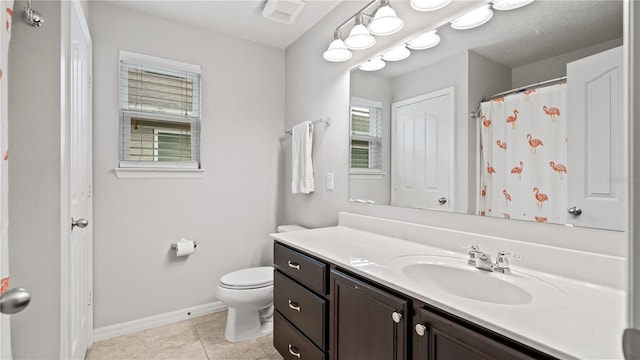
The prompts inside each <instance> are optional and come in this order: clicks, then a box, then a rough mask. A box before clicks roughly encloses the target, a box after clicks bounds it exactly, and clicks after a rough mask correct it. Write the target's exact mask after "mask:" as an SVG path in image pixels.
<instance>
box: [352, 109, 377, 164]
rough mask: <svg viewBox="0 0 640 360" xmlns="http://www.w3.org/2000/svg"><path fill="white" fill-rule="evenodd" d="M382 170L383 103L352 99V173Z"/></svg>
mask: <svg viewBox="0 0 640 360" xmlns="http://www.w3.org/2000/svg"><path fill="white" fill-rule="evenodd" d="M381 172H382V103H381V102H379V101H372V100H366V99H360V98H352V99H351V173H352V174H359V173H361V174H371V173H381Z"/></svg>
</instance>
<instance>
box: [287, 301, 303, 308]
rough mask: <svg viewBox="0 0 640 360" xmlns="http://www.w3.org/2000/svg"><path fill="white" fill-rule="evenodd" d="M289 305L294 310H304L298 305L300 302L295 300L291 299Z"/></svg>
mask: <svg viewBox="0 0 640 360" xmlns="http://www.w3.org/2000/svg"><path fill="white" fill-rule="evenodd" d="M289 307H290V308H292V309H293V310H295V311H300V310H302V309H301V308H300V305H298V303H296V302H293V301H291V300H289Z"/></svg>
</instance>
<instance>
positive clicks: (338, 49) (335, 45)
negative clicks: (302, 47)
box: [322, 30, 353, 62]
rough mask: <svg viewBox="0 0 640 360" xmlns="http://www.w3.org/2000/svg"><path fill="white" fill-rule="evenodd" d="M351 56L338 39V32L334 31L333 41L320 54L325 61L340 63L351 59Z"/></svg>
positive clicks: (339, 38)
mask: <svg viewBox="0 0 640 360" xmlns="http://www.w3.org/2000/svg"><path fill="white" fill-rule="evenodd" d="M352 55H353V54H351V51H350V50H349V49H348V48H347V46H346V45H345V44H344V41H342V38H341V37H340V30H336V31H334V32H333V41H332V42H331V44H329V48H328V49H327V51H325V52H324V54H322V57H323V58H324V59H325V60H327V61H331V62H341V61H347V60H349V59H351V56H352Z"/></svg>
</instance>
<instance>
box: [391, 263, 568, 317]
mask: <svg viewBox="0 0 640 360" xmlns="http://www.w3.org/2000/svg"><path fill="white" fill-rule="evenodd" d="M389 266H390V267H391V268H396V269H398V270H400V271H402V273H403V274H404V275H405V276H406V277H407V278H408V279H409V280H411V281H412V282H414V283H415V284H416V285H417V286H418V287H425V288H431V289H432V290H435V289H434V288H437V289H438V290H440V291H443V292H446V293H448V294H451V295H454V296H457V297H462V298H466V299H471V300H476V301H482V302H485V303H492V304H498V305H527V304H530V303H532V302H533V300H534V298H536V297H538V296H539V297H547V296H548V295H549V292H552V293H554V294H558V293H561V291H560V290H559V289H557V288H556V287H554V286H552V285H550V284H549V283H547V282H545V281H544V280H541V279H538V278H535V277H532V276H528V275H525V274H522V273H519V272H515V271H514V272H512V273H511V274H509V275H505V274H501V273H494V272H490V271H484V270H480V269H477V268H475V267H473V266H470V265H468V264H467V260H466V259H461V258H456V257H446V256H430V255H415V256H402V257H398V258H395V259H393V260H391V262H390V263H389Z"/></svg>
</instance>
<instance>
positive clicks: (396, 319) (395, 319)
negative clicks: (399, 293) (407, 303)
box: [391, 311, 402, 324]
mask: <svg viewBox="0 0 640 360" xmlns="http://www.w3.org/2000/svg"><path fill="white" fill-rule="evenodd" d="M391 318H392V319H393V322H394V323H396V324H397V323H399V322H400V321H401V320H402V314H400V313H399V312H397V311H394V312H393V314H391Z"/></svg>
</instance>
